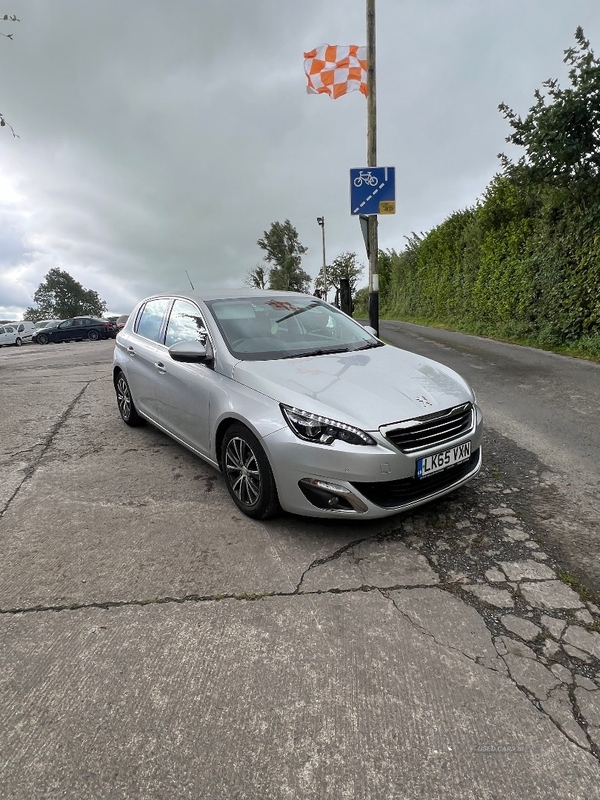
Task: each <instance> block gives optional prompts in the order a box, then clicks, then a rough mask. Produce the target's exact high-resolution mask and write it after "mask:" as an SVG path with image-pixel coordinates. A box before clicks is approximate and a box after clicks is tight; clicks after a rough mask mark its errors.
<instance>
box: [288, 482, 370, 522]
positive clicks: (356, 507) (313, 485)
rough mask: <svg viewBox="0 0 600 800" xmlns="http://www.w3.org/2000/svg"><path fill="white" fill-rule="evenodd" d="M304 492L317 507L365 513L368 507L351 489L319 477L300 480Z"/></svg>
mask: <svg viewBox="0 0 600 800" xmlns="http://www.w3.org/2000/svg"><path fill="white" fill-rule="evenodd" d="M298 486H299V487H300V489H301V490H302V494H303V495H304V496H305V497H306V499H307V500H309V501H310V502H311V503H312V504H313V505H314V506H316V507H317V508H323V509H327V508H330V509H332V510H333V509H336V510H338V511H355V512H356V513H357V514H364V513H365V511H368V510H369V509H368V507H367V506H366V505H365V503H363V501H362V500H361V499H360V498H359V497H357V496H356V495H355V494H354V493H353V492H352V491H351V490H350V489H347V488H346V487H345V486H340V485H339V484H337V483H333V482H332V481H324V480H319V479H318V478H302V480H301V481H299V482H298Z"/></svg>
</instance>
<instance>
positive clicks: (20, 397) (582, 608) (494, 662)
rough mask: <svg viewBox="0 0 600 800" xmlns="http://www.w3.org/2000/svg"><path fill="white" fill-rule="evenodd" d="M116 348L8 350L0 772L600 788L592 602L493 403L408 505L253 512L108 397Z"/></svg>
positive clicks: (494, 794) (556, 790) (115, 781)
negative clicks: (455, 482) (381, 510)
mask: <svg viewBox="0 0 600 800" xmlns="http://www.w3.org/2000/svg"><path fill="white" fill-rule="evenodd" d="M112 347H113V343H112V341H108V342H82V343H72V344H65V345H53V346H47V347H37V346H35V345H32V346H27V347H23V348H21V349H20V350H19V351H8V350H6V351H2V352H0V380H1V386H2V407H3V425H2V430H3V433H2V438H1V444H0V475H1V481H0V512H1V515H0V698H1V700H0V797H2V798H11V799H13V798H14V800H31V798H36V800H37V799H39V800H42V798H43V799H44V800H46V799H47V800H50V798H52V799H53V798H63V797H68V798H77V799H78V800H83V799H84V798H90V800H91V799H92V798H93V800H98V799H99V798H110V800H114V799H115V798H123V799H125V798H128V799H131V798H152V799H154V798H156V799H157V800H159V799H160V800H163V799H164V800H167V798H168V799H169V800H171V799H172V798H177V799H178V800H179V798H193V800H198V798H206V800H221V799H222V800H226V799H227V800H230V798H240V799H241V798H251V799H254V798H256V799H257V800H259V799H260V800H264V799H266V798H274V799H275V798H276V799H277V800H279V798H294V800H295V798H315V800H316V798H324V797H335V798H338V797H339V798H373V799H374V800H379V799H380V798H381V800H389V799H390V798H394V799H395V800H415V798H427V799H429V798H433V799H437V798H439V799H440V800H441V798H460V800H462V799H463V798H465V799H467V798H468V799H469V800H470V799H471V798H472V799H473V800H475V798H477V800H480V798H498V799H500V798H503V799H504V798H514V799H515V800H516V799H517V798H519V799H520V798H525V797H526V798H549V797H569V798H582V800H583V798H585V800H589V798H593V797H597V796H598V795H599V789H598V787H599V786H600V764H599V760H600V608H599V607H598V605H597V598H596V597H595V596H594V594H593V592H592V591H590V590H589V589H588V588H586V587H585V586H583V585H581V584H579V583H578V582H577V581H575V580H573V579H572V577H571V576H569V575H568V573H566V572H565V569H564V565H563V564H562V563H561V562H560V560H559V555H560V554H559V553H558V552H554V551H553V550H552V549H551V548H549V547H547V546H546V544H547V543H546V541H545V539H544V538H543V536H542V535H540V529H538V527H537V523H536V516H535V513H532V508H535V507H537V505H538V503H537V501H538V500H539V499H540V498H542V497H543V496H544V493H546V492H551V491H552V487H551V486H550V485H548V484H547V483H546V482H545V479H544V474H545V467H544V465H543V464H542V463H540V462H539V461H537V460H536V458H535V456H533V455H532V454H531V453H530V452H528V451H526V450H524V449H520V448H519V447H517V446H516V445H515V444H514V443H513V442H511V441H509V440H507V439H505V438H504V437H503V436H502V435H501V434H500V433H498V432H497V431H494V430H493V429H491V428H489V429H488V430H487V432H486V441H485V450H484V452H485V454H486V458H485V467H484V470H483V472H482V474H481V475H480V477H479V478H478V479H477V480H476V481H475V482H473V483H472V484H471V485H469V486H468V487H466V488H464V489H462V490H460V491H459V492H457V493H455V494H454V495H452V496H450V497H449V498H446V499H444V500H443V501H440V502H437V503H435V504H432V505H430V506H428V507H427V508H425V509H421V510H418V511H416V512H414V513H412V514H410V515H404V516H400V517H397V518H392V519H387V520H384V521H381V522H373V523H368V524H367V523H353V524H349V523H343V522H337V521H336V522H328V521H323V520H310V519H304V518H299V517H292V516H282V517H280V518H279V519H276V520H273V521H270V522H266V523H265V522H255V521H253V520H250V519H248V518H246V517H244V516H243V515H242V514H241V513H240V512H239V511H238V510H237V508H236V507H235V506H234V505H233V503H232V502H231V500H230V498H229V495H228V494H227V491H226V489H225V485H224V483H223V481H222V479H221V477H220V475H219V474H218V473H216V472H215V471H214V470H212V469H211V468H209V467H208V466H205V465H204V464H203V463H202V462H201V461H200V460H198V459H197V458H195V457H194V456H193V455H192V454H190V453H188V452H187V451H186V450H184V449H182V448H181V447H180V446H179V445H177V444H176V443H174V442H172V441H171V440H170V439H168V438H167V437H166V436H164V435H163V434H161V433H160V432H159V431H157V430H155V429H153V428H152V427H151V426H146V427H144V428H141V429H131V428H128V427H127V426H125V425H124V424H123V423H122V422H121V420H120V417H119V415H118V412H117V409H116V404H115V401H114V392H113V389H112V385H111V369H110V359H111V353H112ZM484 411H485V409H484Z"/></svg>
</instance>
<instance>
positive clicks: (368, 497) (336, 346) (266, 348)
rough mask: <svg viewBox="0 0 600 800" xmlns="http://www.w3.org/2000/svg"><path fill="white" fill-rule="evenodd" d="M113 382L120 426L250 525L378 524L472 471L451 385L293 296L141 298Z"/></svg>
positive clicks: (474, 411) (472, 445)
mask: <svg viewBox="0 0 600 800" xmlns="http://www.w3.org/2000/svg"><path fill="white" fill-rule="evenodd" d="M113 380H114V386H115V390H116V395H117V404H118V408H119V411H120V414H121V417H122V418H123V420H124V421H125V422H126V423H127V424H128V425H132V426H135V425H138V424H141V423H143V422H144V421H146V420H148V421H150V422H151V423H152V424H153V425H156V426H157V427H158V428H160V429H161V430H162V431H164V432H165V433H167V434H168V435H169V436H172V437H173V438H174V439H176V440H177V441H178V442H180V443H181V444H182V445H185V446H186V447H188V448H189V449H190V450H192V451H193V452H194V453H196V454H197V455H198V456H200V457H202V458H203V459H205V460H206V461H207V462H208V463H210V464H211V465H212V466H214V467H216V468H217V469H220V470H221V472H222V473H223V475H224V477H225V481H226V484H227V488H228V489H229V492H230V494H231V496H232V498H233V500H234V502H235V503H236V505H237V506H238V508H240V509H241V511H243V512H244V513H245V514H247V515H248V516H250V517H254V518H257V519H264V518H268V517H271V516H273V515H274V514H276V513H277V512H278V511H279V510H280V509H281V508H283V509H284V510H285V511H289V512H292V513H295V514H304V515H308V516H315V517H338V518H339V517H343V518H346V519H352V518H354V519H368V518H377V517H384V516H388V515H392V514H397V513H398V512H400V511H405V510H407V509H410V508H413V507H415V506H418V505H421V504H423V503H426V502H428V501H430V500H432V499H434V498H436V497H440V496H442V495H444V494H447V493H448V492H450V491H452V490H454V489H456V488H457V487H458V486H461V485H462V484H464V483H466V482H467V481H469V480H470V479H471V478H473V477H474V476H475V475H476V474H477V473H478V472H479V470H480V468H481V436H482V415H481V411H480V410H479V408H478V406H477V404H476V401H475V396H474V394H473V391H472V390H471V389H470V387H469V386H468V385H467V383H466V382H465V381H464V380H463V379H462V378H461V377H460V376H459V375H458V374H456V373H455V372H453V371H452V370H451V369H449V368H448V367H445V366H443V365H442V364H439V363H437V362H435V361H431V360H430V359H427V358H423V357H421V356H418V355H415V354H414V353H409V352H407V351H404V350H399V349H398V348H396V347H392V346H390V345H386V344H384V343H383V342H382V341H380V340H379V339H377V338H375V337H374V336H372V335H371V333H369V331H368V330H366V329H365V328H364V327H363V326H361V325H360V324H359V323H357V322H356V321H354V320H353V319H351V318H350V317H348V316H347V315H346V314H344V313H342V312H341V311H339V310H338V309H336V308H334V307H333V306H330V305H328V304H327V303H324V302H323V301H321V300H318V299H316V298H314V297H311V296H309V295H305V294H299V293H293V292H281V293H278V292H273V291H263V290H247V291H231V290H230V291H226V290H225V291H220V292H216V291H213V292H210V293H208V292H207V293H203V294H196V293H184V294H172V295H158V296H154V297H149V298H147V299H145V300H143V301H142V302H141V303H139V304H138V306H137V307H136V308H135V309H134V311H133V313H132V314H131V315H130V317H129V319H128V320H127V323H126V325H125V327H124V328H123V330H122V331H120V332H119V333H118V335H117V339H116V343H115V351H114V360H113Z"/></svg>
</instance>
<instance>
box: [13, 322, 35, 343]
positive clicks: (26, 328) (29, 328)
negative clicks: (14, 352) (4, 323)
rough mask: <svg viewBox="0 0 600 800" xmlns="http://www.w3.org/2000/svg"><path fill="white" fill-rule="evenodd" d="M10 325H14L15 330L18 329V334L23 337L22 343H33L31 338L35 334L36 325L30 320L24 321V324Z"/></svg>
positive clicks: (15, 323) (14, 323)
mask: <svg viewBox="0 0 600 800" xmlns="http://www.w3.org/2000/svg"><path fill="white" fill-rule="evenodd" d="M9 324H10V325H12V327H13V328H16V330H17V333H18V334H19V336H20V337H21V341H23V342H30V341H31V337H32V336H33V334H34V333H35V323H33V322H30V321H29V320H23V322H10V323H9Z"/></svg>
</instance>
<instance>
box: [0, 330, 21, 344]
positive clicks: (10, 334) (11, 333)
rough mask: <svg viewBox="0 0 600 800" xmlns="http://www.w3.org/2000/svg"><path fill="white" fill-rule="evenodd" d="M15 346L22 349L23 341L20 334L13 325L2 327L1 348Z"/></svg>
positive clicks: (0, 331)
mask: <svg viewBox="0 0 600 800" xmlns="http://www.w3.org/2000/svg"><path fill="white" fill-rule="evenodd" d="M11 344H14V345H15V347H21V345H22V344H23V340H22V339H21V336H20V335H19V332H18V331H17V329H16V328H15V327H13V326H12V325H0V347H5V346H6V345H11Z"/></svg>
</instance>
